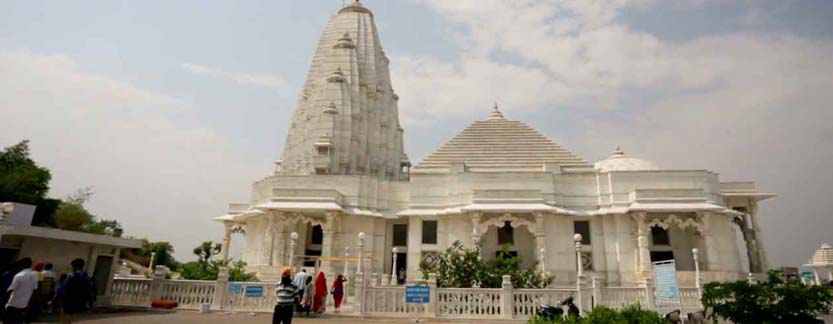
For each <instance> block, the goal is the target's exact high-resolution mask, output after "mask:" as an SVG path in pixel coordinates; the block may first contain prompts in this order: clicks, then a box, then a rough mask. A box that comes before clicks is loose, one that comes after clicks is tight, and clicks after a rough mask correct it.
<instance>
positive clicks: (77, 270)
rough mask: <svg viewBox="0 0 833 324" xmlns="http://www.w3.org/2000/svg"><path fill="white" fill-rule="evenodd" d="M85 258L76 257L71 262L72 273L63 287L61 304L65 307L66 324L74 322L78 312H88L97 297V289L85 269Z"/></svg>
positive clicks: (64, 320) (64, 319)
mask: <svg viewBox="0 0 833 324" xmlns="http://www.w3.org/2000/svg"><path fill="white" fill-rule="evenodd" d="M84 264H85V262H84V260H82V259H75V260H72V262H70V266H72V273H71V274H69V275H68V276H67V279H66V280H65V281H64V284H63V285H62V287H61V296H59V298H61V306H62V308H63V315H62V318H63V320H62V321H61V322H62V323H64V324H70V323H72V320H73V319H74V317H75V316H76V314H80V313H83V312H86V311H87V310H89V309H90V307H91V306H92V302H93V300H94V299H95V297H94V296H95V290H94V288H93V283H92V280H91V279H90V276H89V275H87V272H86V271H84Z"/></svg>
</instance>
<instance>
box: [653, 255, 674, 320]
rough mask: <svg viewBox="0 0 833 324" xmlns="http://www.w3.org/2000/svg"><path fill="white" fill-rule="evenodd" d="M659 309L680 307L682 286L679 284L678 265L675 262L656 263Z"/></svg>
mask: <svg viewBox="0 0 833 324" xmlns="http://www.w3.org/2000/svg"><path fill="white" fill-rule="evenodd" d="M654 282H655V283H656V303H657V308H660V309H662V308H666V307H674V306H677V307H679V305H680V286H679V285H678V283H677V264H676V263H675V262H674V260H669V261H659V262H654Z"/></svg>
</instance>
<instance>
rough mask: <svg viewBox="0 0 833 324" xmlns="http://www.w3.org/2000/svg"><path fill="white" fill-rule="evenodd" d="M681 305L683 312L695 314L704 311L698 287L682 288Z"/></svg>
mask: <svg viewBox="0 0 833 324" xmlns="http://www.w3.org/2000/svg"><path fill="white" fill-rule="evenodd" d="M680 303H681V304H682V305H681V306H682V311H683V312H695V311H698V310H702V309H703V303H702V302H700V290H699V289H697V287H684V288H680Z"/></svg>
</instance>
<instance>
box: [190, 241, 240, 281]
mask: <svg viewBox="0 0 833 324" xmlns="http://www.w3.org/2000/svg"><path fill="white" fill-rule="evenodd" d="M221 249H222V245H220V244H219V243H214V242H212V241H205V242H202V243H201V244H200V245H198V246H197V247H195V248H194V255H196V256H197V261H191V262H187V263H185V264H183V265H182V267H181V268H180V274H181V275H182V277H183V278H185V279H191V280H217V274H218V273H219V272H220V267H223V266H228V270H229V280H231V281H252V280H255V276H254V274H252V273H247V272H246V263H245V262H243V261H236V262H230V263H226V262H225V261H223V260H215V259H214V257H215V256H217V254H219V253H220V251H221Z"/></svg>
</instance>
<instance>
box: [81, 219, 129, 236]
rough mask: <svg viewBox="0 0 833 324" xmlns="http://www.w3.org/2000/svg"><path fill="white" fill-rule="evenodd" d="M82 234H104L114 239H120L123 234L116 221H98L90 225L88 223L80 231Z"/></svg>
mask: <svg viewBox="0 0 833 324" xmlns="http://www.w3.org/2000/svg"><path fill="white" fill-rule="evenodd" d="M82 230H83V231H84V232H87V233H92V234H104V235H110V236H115V237H121V235H122V234H123V233H124V229H122V227H121V224H119V222H118V221H116V220H107V219H99V220H96V221H94V222H92V223H88V224H87V225H86V226H84V228H83V229H82Z"/></svg>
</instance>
